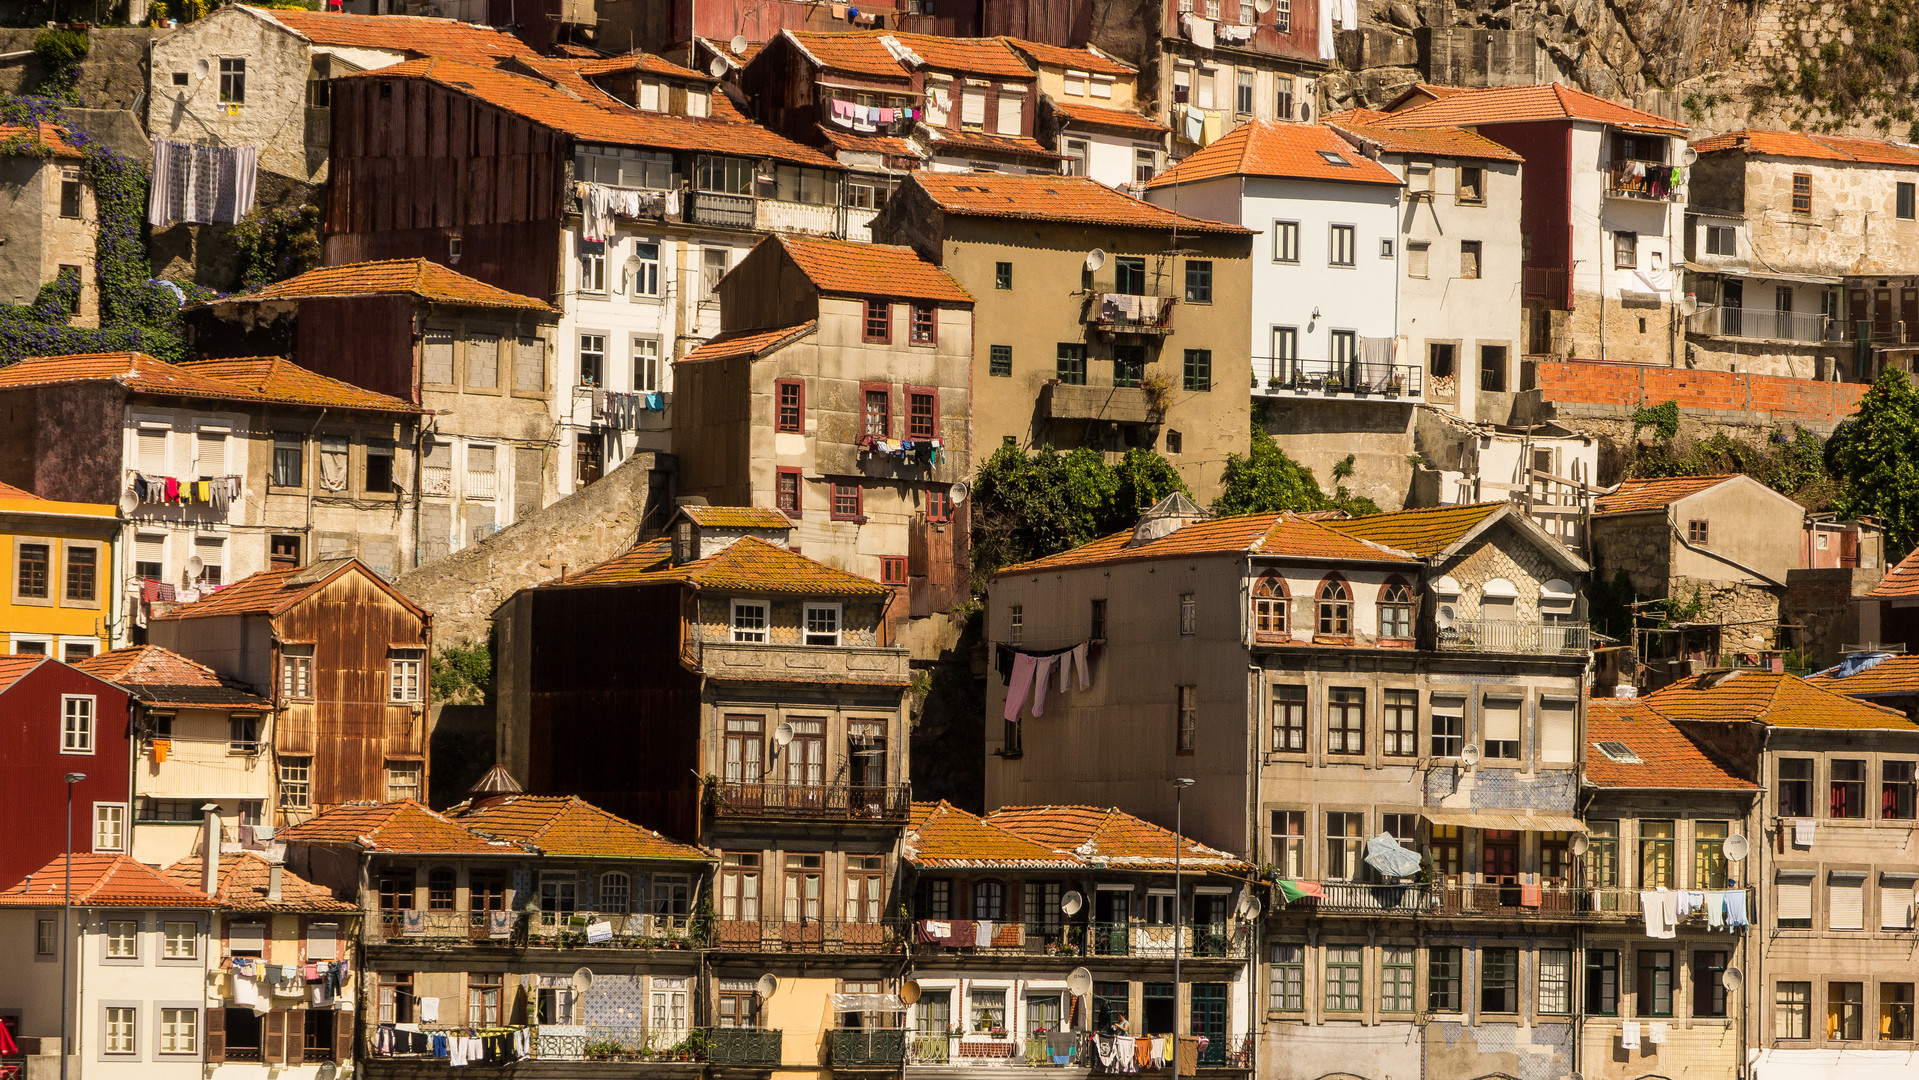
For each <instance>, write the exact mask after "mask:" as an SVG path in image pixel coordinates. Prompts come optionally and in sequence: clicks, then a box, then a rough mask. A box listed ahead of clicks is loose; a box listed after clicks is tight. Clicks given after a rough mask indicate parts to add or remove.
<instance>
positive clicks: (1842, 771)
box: [1829, 760, 1866, 818]
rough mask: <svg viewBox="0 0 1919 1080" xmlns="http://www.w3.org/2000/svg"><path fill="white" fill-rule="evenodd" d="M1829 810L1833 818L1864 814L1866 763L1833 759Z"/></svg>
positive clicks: (1856, 816)
mask: <svg viewBox="0 0 1919 1080" xmlns="http://www.w3.org/2000/svg"><path fill="white" fill-rule="evenodd" d="M1829 812H1830V814H1831V816H1833V817H1835V818H1862V817H1865V816H1866V763H1865V762H1863V761H1857V760H1853V761H1847V760H1835V761H1833V763H1832V795H1831V799H1830V806H1829Z"/></svg>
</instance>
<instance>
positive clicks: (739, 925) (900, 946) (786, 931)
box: [713, 916, 906, 956]
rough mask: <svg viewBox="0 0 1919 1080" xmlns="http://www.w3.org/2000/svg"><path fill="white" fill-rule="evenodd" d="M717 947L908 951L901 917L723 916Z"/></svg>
mask: <svg viewBox="0 0 1919 1080" xmlns="http://www.w3.org/2000/svg"><path fill="white" fill-rule="evenodd" d="M713 947H714V948H715V949H719V950H722V951H726V952H752V953H809V954H823V953H852V954H858V955H864V956H883V955H888V954H893V953H901V952H904V951H905V950H906V937H905V935H904V934H903V933H902V932H901V928H900V922H899V920H898V919H880V920H877V921H872V922H863V921H857V920H852V921H849V920H846V919H792V920H787V919H781V918H778V917H777V916H775V917H769V918H764V919H721V920H719V921H718V922H716V923H715V924H714V940H713Z"/></svg>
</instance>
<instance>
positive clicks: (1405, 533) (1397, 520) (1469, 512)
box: [1326, 502, 1512, 558]
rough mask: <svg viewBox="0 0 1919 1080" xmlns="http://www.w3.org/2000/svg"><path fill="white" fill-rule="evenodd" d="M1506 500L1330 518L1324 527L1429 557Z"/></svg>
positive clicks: (1506, 505)
mask: <svg viewBox="0 0 1919 1080" xmlns="http://www.w3.org/2000/svg"><path fill="white" fill-rule="evenodd" d="M1511 507H1512V504H1511V503H1507V502H1483V503H1467V504H1466V505H1464V506H1440V507H1434V508H1432V509H1428V510H1395V511H1391V512H1389V513H1385V514H1368V515H1366V516H1365V517H1357V518H1346V519H1334V520H1328V521H1327V522H1326V527H1327V528H1329V529H1333V530H1335V531H1337V532H1342V533H1345V534H1346V535H1347V536H1354V537H1358V538H1359V539H1361V540H1370V541H1372V542H1373V543H1375V544H1384V545H1386V546H1387V547H1392V548H1398V549H1399V550H1401V551H1410V552H1412V553H1413V554H1415V555H1420V556H1423V557H1427V558H1431V557H1432V556H1434V555H1437V554H1439V553H1440V552H1442V551H1445V550H1446V549H1447V548H1449V547H1452V546H1453V545H1454V544H1457V543H1458V542H1459V541H1460V540H1462V539H1464V538H1465V537H1466V535H1467V534H1468V533H1470V532H1472V531H1473V530H1474V529H1476V528H1478V527H1479V526H1480V525H1481V524H1482V523H1484V522H1485V521H1486V519H1488V518H1490V517H1492V516H1493V515H1494V514H1498V513H1500V512H1502V511H1505V510H1509V509H1511Z"/></svg>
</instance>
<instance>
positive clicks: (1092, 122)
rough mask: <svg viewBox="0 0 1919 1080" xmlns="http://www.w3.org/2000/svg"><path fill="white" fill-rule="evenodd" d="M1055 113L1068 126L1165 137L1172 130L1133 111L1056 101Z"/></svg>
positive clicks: (1054, 103)
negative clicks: (1148, 133) (1112, 129)
mask: <svg viewBox="0 0 1919 1080" xmlns="http://www.w3.org/2000/svg"><path fill="white" fill-rule="evenodd" d="M1052 104H1053V111H1054V112H1055V113H1058V114H1059V116H1060V117H1061V119H1063V120H1065V122H1066V126H1068V127H1075V126H1082V125H1086V126H1092V127H1109V128H1123V129H1125V130H1127V131H1145V132H1151V133H1152V134H1155V135H1163V134H1165V133H1166V132H1167V131H1169V130H1170V129H1169V128H1168V127H1167V126H1166V125H1165V124H1162V123H1160V122H1159V121H1157V120H1154V119H1151V118H1150V117H1147V116H1143V115H1141V114H1139V113H1137V112H1134V111H1133V110H1131V109H1108V108H1106V107H1104V106H1101V105H1076V104H1074V103H1073V102H1070V101H1055V102H1053V103H1052Z"/></svg>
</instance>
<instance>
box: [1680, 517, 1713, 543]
mask: <svg viewBox="0 0 1919 1080" xmlns="http://www.w3.org/2000/svg"><path fill="white" fill-rule="evenodd" d="M1710 535H1711V530H1710V529H1709V528H1708V525H1707V523H1706V522H1704V521H1699V520H1692V521H1688V522H1686V542H1687V543H1689V544H1704V543H1706V542H1707V537H1708V536H1710Z"/></svg>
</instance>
